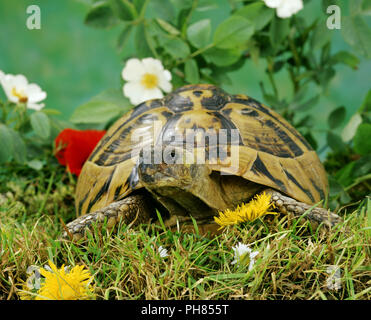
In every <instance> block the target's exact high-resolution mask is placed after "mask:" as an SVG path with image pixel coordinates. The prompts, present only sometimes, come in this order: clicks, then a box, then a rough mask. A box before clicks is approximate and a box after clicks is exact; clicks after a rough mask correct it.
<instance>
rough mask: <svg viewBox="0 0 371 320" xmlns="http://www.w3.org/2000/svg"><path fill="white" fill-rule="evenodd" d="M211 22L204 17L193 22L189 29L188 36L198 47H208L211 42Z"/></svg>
mask: <svg viewBox="0 0 371 320" xmlns="http://www.w3.org/2000/svg"><path fill="white" fill-rule="evenodd" d="M210 34H211V22H210V19H204V20H200V21H197V22H196V23H194V24H191V25H190V26H189V27H188V29H187V38H188V40H189V42H190V43H191V44H192V45H193V46H195V47H196V48H203V47H206V46H207V45H208V44H209V42H210Z"/></svg>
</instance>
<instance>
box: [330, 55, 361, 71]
mask: <svg viewBox="0 0 371 320" xmlns="http://www.w3.org/2000/svg"><path fill="white" fill-rule="evenodd" d="M331 61H332V62H335V63H342V64H345V65H348V66H349V67H351V68H352V69H358V65H359V63H360V61H359V59H358V58H357V57H356V56H355V55H354V54H351V53H350V52H348V51H339V52H338V53H336V54H335V55H333V56H332V58H331Z"/></svg>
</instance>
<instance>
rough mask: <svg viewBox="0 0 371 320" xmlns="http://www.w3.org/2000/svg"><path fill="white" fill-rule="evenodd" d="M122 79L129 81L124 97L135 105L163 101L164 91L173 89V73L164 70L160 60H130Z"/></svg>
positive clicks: (123, 71)
mask: <svg viewBox="0 0 371 320" xmlns="http://www.w3.org/2000/svg"><path fill="white" fill-rule="evenodd" d="M122 78H123V79H124V80H125V81H127V82H126V83H125V84H124V87H123V92H124V95H125V96H126V97H128V98H129V100H130V102H131V103H132V104H134V105H137V104H139V103H141V102H144V101H146V100H150V99H161V98H163V96H164V95H163V93H162V91H165V92H170V91H171V89H172V85H171V83H170V80H171V73H170V72H169V71H168V70H165V69H164V67H163V65H162V63H161V61H160V60H156V59H153V58H145V59H142V60H139V59H136V58H132V59H129V60H128V61H127V62H126V65H125V67H124V69H123V70H122Z"/></svg>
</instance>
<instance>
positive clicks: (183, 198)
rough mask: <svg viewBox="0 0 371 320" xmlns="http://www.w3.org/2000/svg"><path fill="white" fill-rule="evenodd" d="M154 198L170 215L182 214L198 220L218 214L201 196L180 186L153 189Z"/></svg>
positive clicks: (208, 218)
mask: <svg viewBox="0 0 371 320" xmlns="http://www.w3.org/2000/svg"><path fill="white" fill-rule="evenodd" d="M151 193H152V194H153V195H154V198H155V199H156V200H157V201H158V202H159V203H160V204H161V205H162V206H163V207H164V208H165V209H166V210H167V211H168V215H169V216H173V215H174V216H181V217H184V218H188V220H191V216H192V217H193V218H194V219H196V220H197V221H198V220H199V221H203V220H213V218H212V217H213V216H214V215H216V214H217V212H215V209H212V208H210V207H209V206H208V205H207V204H206V203H205V202H203V201H202V200H201V199H200V198H198V197H197V196H195V195H193V194H192V193H190V192H187V191H185V190H184V189H181V188H179V187H173V186H164V187H160V188H156V189H155V190H151Z"/></svg>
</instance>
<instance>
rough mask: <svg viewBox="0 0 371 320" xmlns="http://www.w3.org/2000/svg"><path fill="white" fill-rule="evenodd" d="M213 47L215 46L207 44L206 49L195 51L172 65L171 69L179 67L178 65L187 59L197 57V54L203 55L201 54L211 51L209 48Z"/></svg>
mask: <svg viewBox="0 0 371 320" xmlns="http://www.w3.org/2000/svg"><path fill="white" fill-rule="evenodd" d="M214 46H215V44H214V43H210V44H208V45H207V46H206V47H203V48H201V49H198V50H196V51H195V52H193V53H191V54H190V55H189V56H188V57H187V58H184V59H182V60H179V61H177V62H176V63H175V64H174V66H172V68H174V67H176V66H178V65H180V64H182V63H185V62H187V61H188V60H189V59H193V58H194V57H196V56H198V55H199V54H201V53H203V52H205V51H207V50H209V49H211V48H212V47H214Z"/></svg>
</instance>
